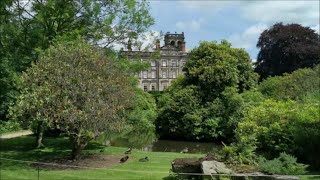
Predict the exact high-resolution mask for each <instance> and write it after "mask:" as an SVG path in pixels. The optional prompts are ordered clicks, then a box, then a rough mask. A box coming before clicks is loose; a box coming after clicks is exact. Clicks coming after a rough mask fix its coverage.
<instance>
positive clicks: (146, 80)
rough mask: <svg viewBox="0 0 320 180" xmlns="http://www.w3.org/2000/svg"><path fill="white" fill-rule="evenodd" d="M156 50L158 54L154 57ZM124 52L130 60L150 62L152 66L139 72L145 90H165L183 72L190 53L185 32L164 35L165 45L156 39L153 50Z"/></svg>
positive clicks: (141, 85)
mask: <svg viewBox="0 0 320 180" xmlns="http://www.w3.org/2000/svg"><path fill="white" fill-rule="evenodd" d="M155 52H157V53H158V56H156V57H154V54H155ZM122 54H124V55H125V56H127V57H128V59H129V60H137V59H138V60H140V61H141V62H146V63H150V65H151V67H150V68H149V69H148V70H146V71H142V72H140V73H139V74H137V76H138V78H139V87H140V88H141V89H142V90H144V91H163V90H165V89H166V88H168V86H170V84H171V82H172V81H173V80H175V79H176V78H177V76H178V75H179V74H183V71H182V68H183V66H184V64H185V62H186V59H187V56H188V54H187V53H186V43H185V41H184V33H183V32H182V33H181V34H177V33H174V34H171V33H169V32H168V33H166V34H165V36H164V45H163V46H162V47H161V46H160V41H159V40H157V41H156V45H155V48H154V49H153V51H152V52H148V51H132V50H131V48H130V47H128V50H126V51H122Z"/></svg>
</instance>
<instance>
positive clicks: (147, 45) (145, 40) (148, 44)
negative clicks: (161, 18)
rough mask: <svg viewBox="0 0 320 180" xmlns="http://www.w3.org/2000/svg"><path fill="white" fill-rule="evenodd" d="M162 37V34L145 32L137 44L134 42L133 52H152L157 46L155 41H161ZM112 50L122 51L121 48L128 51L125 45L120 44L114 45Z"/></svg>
mask: <svg viewBox="0 0 320 180" xmlns="http://www.w3.org/2000/svg"><path fill="white" fill-rule="evenodd" d="M160 36H161V35H160V32H158V31H148V32H145V33H143V34H141V35H140V36H139V38H138V39H137V41H136V42H132V50H151V49H152V48H153V47H154V45H155V41H156V40H157V39H160V40H161V37H160ZM128 40H129V39H128ZM138 46H140V47H138ZM112 48H113V49H115V50H120V49H121V48H123V49H125V50H126V49H127V47H126V46H125V45H123V44H120V43H113V44H112Z"/></svg>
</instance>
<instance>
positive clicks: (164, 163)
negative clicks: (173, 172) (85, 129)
mask: <svg viewBox="0 0 320 180" xmlns="http://www.w3.org/2000/svg"><path fill="white" fill-rule="evenodd" d="M44 144H45V145H46V148H45V149H41V150H39V149H34V147H35V138H34V137H32V136H25V137H19V138H12V139H2V140H0V153H1V154H0V155H1V158H9V159H17V160H26V161H41V160H44V159H53V158H58V157H66V156H68V155H69V153H70V143H69V140H68V139H66V138H46V139H45V140H44ZM102 149H103V150H104V152H102V153H101V152H100V150H102ZM125 150H126V148H121V147H105V146H102V145H99V144H97V143H94V142H93V143H90V144H89V145H88V147H87V148H86V150H84V152H83V153H84V154H106V155H123V152H124V151H125ZM145 156H148V157H149V158H150V161H149V162H146V163H141V162H139V161H138V159H140V158H143V157H145ZM202 156H203V154H180V153H172V152H144V151H139V150H136V149H134V150H133V153H132V154H131V155H130V159H129V160H128V161H127V162H126V163H124V164H120V163H119V164H116V165H114V166H112V167H111V168H101V169H88V170H44V169H40V171H39V179H44V180H59V179H61V180H84V179H89V180H94V179H113V180H117V179H142V180H143V179H152V180H153V179H167V180H169V179H173V177H172V176H169V170H170V169H171V163H170V162H171V161H172V160H173V159H175V158H180V157H202ZM0 163H1V166H0V167H1V170H0V179H1V180H2V179H5V180H11V179H12V180H18V179H19V180H20V179H21V180H22V179H24V180H27V179H32V180H35V179H38V171H37V169H36V168H33V167H31V166H30V164H29V163H25V162H14V161H6V160H1V162H0ZM301 179H302V180H319V179H320V177H306V176H304V177H301Z"/></svg>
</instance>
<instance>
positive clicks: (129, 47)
mask: <svg viewBox="0 0 320 180" xmlns="http://www.w3.org/2000/svg"><path fill="white" fill-rule="evenodd" d="M127 48H128V51H132V44H131V40H130V39H129V41H128V47H127Z"/></svg>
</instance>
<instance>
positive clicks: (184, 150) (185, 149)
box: [180, 147, 189, 153]
mask: <svg viewBox="0 0 320 180" xmlns="http://www.w3.org/2000/svg"><path fill="white" fill-rule="evenodd" d="M188 152H189V149H188V148H187V147H185V148H184V149H182V151H180V153H188Z"/></svg>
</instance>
